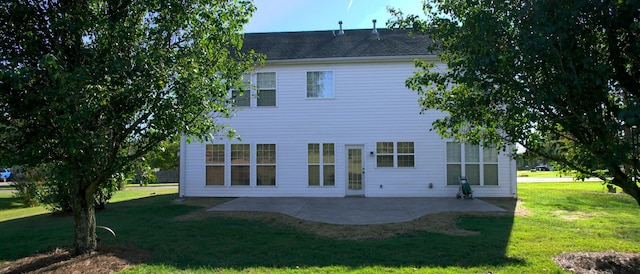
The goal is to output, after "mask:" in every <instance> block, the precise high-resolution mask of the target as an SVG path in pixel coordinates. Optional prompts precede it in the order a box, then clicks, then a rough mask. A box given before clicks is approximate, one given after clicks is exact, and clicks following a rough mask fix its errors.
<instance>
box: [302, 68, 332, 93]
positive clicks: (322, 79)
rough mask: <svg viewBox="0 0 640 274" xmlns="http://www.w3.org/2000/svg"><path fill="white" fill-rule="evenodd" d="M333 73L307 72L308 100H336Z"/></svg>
mask: <svg viewBox="0 0 640 274" xmlns="http://www.w3.org/2000/svg"><path fill="white" fill-rule="evenodd" d="M334 97H335V92H334V90H333V71H308V72H307V98H334Z"/></svg>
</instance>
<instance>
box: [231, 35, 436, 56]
mask: <svg viewBox="0 0 640 274" xmlns="http://www.w3.org/2000/svg"><path fill="white" fill-rule="evenodd" d="M344 32H345V33H344V35H337V33H338V31H330V30H328V31H305V32H267V33H246V34H245V37H244V45H243V49H245V50H246V49H254V50H255V51H256V52H259V53H263V54H265V55H266V56H267V60H291V59H308V58H337V57H374V56H415V55H433V53H431V52H430V51H429V50H428V46H429V45H430V44H431V42H430V39H429V38H428V37H427V36H426V35H419V34H415V33H414V34H412V35H409V34H408V32H409V31H408V30H400V29H394V30H391V29H378V35H375V34H371V29H358V30H345V31H344Z"/></svg>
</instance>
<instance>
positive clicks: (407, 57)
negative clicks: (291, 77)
mask: <svg viewBox="0 0 640 274" xmlns="http://www.w3.org/2000/svg"><path fill="white" fill-rule="evenodd" d="M415 59H421V60H425V61H439V58H438V56H437V55H405V56H368V57H331V58H305V59H286V60H269V57H268V56H267V59H266V60H265V63H266V64H274V65H276V64H283V65H285V64H325V63H331V64H335V63H376V62H413V60H415Z"/></svg>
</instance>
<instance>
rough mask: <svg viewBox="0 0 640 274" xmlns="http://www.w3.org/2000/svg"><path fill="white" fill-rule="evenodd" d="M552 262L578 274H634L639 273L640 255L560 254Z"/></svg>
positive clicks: (613, 253)
mask: <svg viewBox="0 0 640 274" xmlns="http://www.w3.org/2000/svg"><path fill="white" fill-rule="evenodd" d="M553 261H554V262H556V264H558V265H559V266H560V267H562V268H564V269H565V270H567V271H571V272H574V273H579V274H596V273H597V274H600V273H611V274H614V273H615V274H627V273H628V274H634V273H639V272H640V253H623V252H576V253H562V254H560V255H558V256H556V257H553Z"/></svg>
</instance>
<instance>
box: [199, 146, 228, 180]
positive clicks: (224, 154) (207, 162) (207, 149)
mask: <svg viewBox="0 0 640 274" xmlns="http://www.w3.org/2000/svg"><path fill="white" fill-rule="evenodd" d="M209 146H222V157H223V159H222V164H220V163H209V159H208V157H207V153H208V152H209ZM226 147H227V146H225V145H224V144H206V145H205V161H204V162H205V171H204V172H205V179H204V184H205V186H213V187H220V186H225V185H226V182H227V180H226V177H227V167H226V166H227V163H228V160H227V154H228V153H227V151H226ZM211 166H213V167H222V184H208V183H207V178H208V177H207V172H208V171H207V169H208V168H209V167H211Z"/></svg>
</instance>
